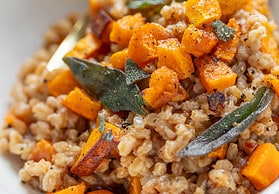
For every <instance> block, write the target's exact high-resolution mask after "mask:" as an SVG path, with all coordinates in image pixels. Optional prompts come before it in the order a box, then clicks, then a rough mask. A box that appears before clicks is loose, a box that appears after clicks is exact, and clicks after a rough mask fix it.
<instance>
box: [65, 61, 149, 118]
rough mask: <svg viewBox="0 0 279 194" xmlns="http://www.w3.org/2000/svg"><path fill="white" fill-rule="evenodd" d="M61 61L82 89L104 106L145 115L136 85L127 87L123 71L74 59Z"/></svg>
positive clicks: (142, 101) (113, 109)
mask: <svg viewBox="0 0 279 194" xmlns="http://www.w3.org/2000/svg"><path fill="white" fill-rule="evenodd" d="M63 60H64V62H65V63H66V64H67V65H68V66H69V67H70V69H71V71H72V72H73V74H74V76H75V78H76V79H77V81H78V82H79V83H80V84H81V85H82V86H83V88H84V89H85V90H86V91H87V92H88V93H89V94H90V95H92V96H94V97H97V98H99V99H100V101H101V103H102V104H103V105H104V106H106V107H108V108H109V109H111V110H112V111H114V112H117V111H123V110H127V111H133V112H136V113H139V114H145V110H144V108H143V103H144V100H143V98H142V96H141V95H140V91H139V89H138V87H137V85H136V84H130V85H128V84H127V83H126V75H125V73H124V72H123V71H120V70H117V69H113V68H110V67H105V66H102V65H101V64H99V63H98V62H93V61H89V60H84V59H79V58H74V57H66V58H64V59H63Z"/></svg>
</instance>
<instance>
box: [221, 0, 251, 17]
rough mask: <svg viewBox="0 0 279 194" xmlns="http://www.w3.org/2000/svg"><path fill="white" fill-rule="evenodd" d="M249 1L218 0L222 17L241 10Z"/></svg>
mask: <svg viewBox="0 0 279 194" xmlns="http://www.w3.org/2000/svg"><path fill="white" fill-rule="evenodd" d="M249 1H250V0H229V1H228V0H219V4H220V7H221V10H222V14H223V15H230V14H233V13H235V12H236V11H238V10H240V9H241V8H243V7H244V6H245V5H246V4H247V3H249Z"/></svg>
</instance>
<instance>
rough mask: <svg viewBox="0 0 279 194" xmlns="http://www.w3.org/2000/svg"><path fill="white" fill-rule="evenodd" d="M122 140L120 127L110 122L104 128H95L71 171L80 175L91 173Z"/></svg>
mask: <svg viewBox="0 0 279 194" xmlns="http://www.w3.org/2000/svg"><path fill="white" fill-rule="evenodd" d="M119 141H120V129H119V128H118V127H116V126H114V125H112V124H110V123H105V127H104V130H102V129H101V127H97V128H95V129H94V130H93V131H92V132H91V134H90V136H89V138H88V140H87V142H86V144H85V146H84V147H83V148H82V150H81V153H80V155H79V157H78V159H77V160H76V162H75V163H74V165H73V166H72V168H71V172H72V173H74V174H77V175H79V176H89V175H91V174H92V173H93V172H94V171H95V170H96V169H97V168H98V166H99V164H100V163H101V162H102V160H103V159H104V158H105V157H106V156H108V155H109V153H110V152H111V151H112V150H113V149H114V148H115V147H116V146H117V145H118V143H119Z"/></svg>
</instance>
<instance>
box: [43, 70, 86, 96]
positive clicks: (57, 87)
mask: <svg viewBox="0 0 279 194" xmlns="http://www.w3.org/2000/svg"><path fill="white" fill-rule="evenodd" d="M76 87H79V88H80V87H81V85H80V84H79V83H78V81H77V80H76V79H75V77H74V75H73V73H72V71H71V70H69V69H68V70H65V71H63V72H61V73H60V74H58V75H57V76H56V77H55V78H54V79H53V80H50V81H48V82H47V88H48V92H49V93H50V94H51V95H53V96H55V97H58V96H59V95H61V94H68V93H69V92H70V91H72V90H73V89H75V88H76Z"/></svg>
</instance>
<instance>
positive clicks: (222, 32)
mask: <svg viewBox="0 0 279 194" xmlns="http://www.w3.org/2000/svg"><path fill="white" fill-rule="evenodd" d="M210 25H211V26H212V27H213V30H214V32H215V33H216V35H217V36H218V38H219V39H220V40H222V41H224V42H227V41H228V40H229V39H233V37H234V29H233V28H229V27H228V26H227V25H226V24H224V23H223V22H222V21H221V20H215V21H213V22H212V23H211V24H210Z"/></svg>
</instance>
